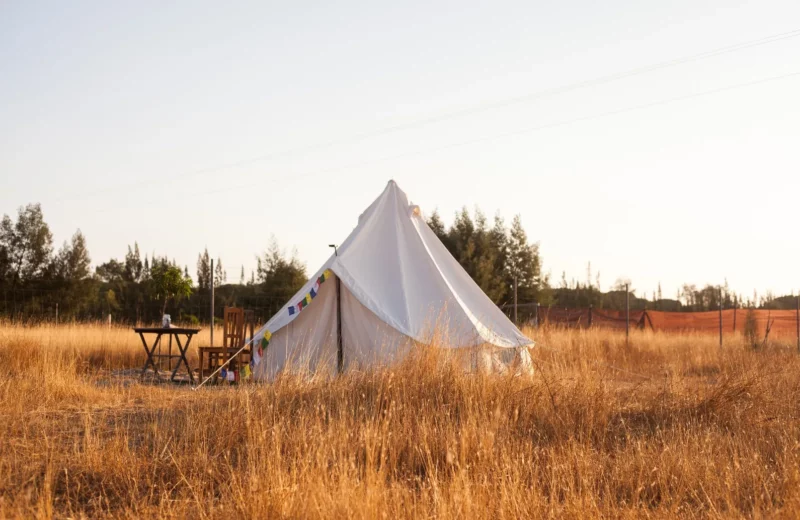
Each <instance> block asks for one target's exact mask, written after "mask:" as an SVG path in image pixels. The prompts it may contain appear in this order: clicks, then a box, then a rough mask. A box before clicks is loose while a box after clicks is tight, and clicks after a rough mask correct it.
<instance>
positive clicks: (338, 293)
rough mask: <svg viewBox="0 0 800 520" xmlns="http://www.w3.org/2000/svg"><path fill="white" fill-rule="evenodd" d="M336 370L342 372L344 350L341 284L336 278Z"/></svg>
mask: <svg viewBox="0 0 800 520" xmlns="http://www.w3.org/2000/svg"><path fill="white" fill-rule="evenodd" d="M336 369H337V371H338V373H339V374H341V373H342V371H343V370H344V348H343V346H342V282H341V280H339V277H338V276H337V277H336Z"/></svg>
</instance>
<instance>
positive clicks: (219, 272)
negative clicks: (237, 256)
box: [214, 258, 228, 288]
mask: <svg viewBox="0 0 800 520" xmlns="http://www.w3.org/2000/svg"><path fill="white" fill-rule="evenodd" d="M227 281H228V273H227V271H225V269H224V268H223V267H222V259H220V258H217V263H216V265H215V266H214V287H215V288H216V287H221V286H222V285H223V284H224V283H225V282H227Z"/></svg>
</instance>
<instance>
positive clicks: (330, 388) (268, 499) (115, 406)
mask: <svg viewBox="0 0 800 520" xmlns="http://www.w3.org/2000/svg"><path fill="white" fill-rule="evenodd" d="M528 332H529V333H530V334H531V335H532V336H534V337H535V338H536V339H537V340H538V342H539V343H540V345H541V346H542V347H543V348H536V349H534V360H535V361H536V366H537V374H536V376H535V377H533V378H532V379H531V378H520V377H516V378H515V377H507V376H485V375H465V374H463V373H461V372H459V371H458V370H456V369H454V368H453V367H451V366H449V365H447V364H446V363H444V362H442V361H441V359H439V358H438V357H437V355H436V353H435V351H430V352H423V353H422V355H420V356H416V358H415V359H414V360H413V361H409V362H406V363H405V364H403V365H402V366H400V367H397V368H396V369H395V370H392V371H387V372H381V373H357V374H350V375H348V376H346V377H342V378H339V379H337V380H334V381H324V380H311V381H308V380H301V379H298V378H285V379H283V380H281V381H279V382H277V383H276V384H273V385H244V386H241V387H239V388H231V387H216V388H208V389H202V390H200V391H197V392H194V391H192V390H191V389H189V388H187V387H176V386H169V385H159V386H152V385H142V384H138V383H136V382H133V381H131V379H130V378H125V377H119V376H115V375H114V374H113V373H112V371H114V370H118V369H122V368H129V367H138V366H141V364H142V363H143V361H144V353H143V350H142V348H141V344H140V343H139V339H138V337H136V336H134V334H133V333H132V332H131V331H130V330H129V329H124V328H111V329H109V328H106V327H103V326H89V325H77V326H59V327H54V326H41V327H19V326H12V325H9V324H0V366H2V375H0V414H2V417H3V420H2V422H0V428H2V431H1V432H0V516H1V517H4V518H7V517H78V518H79V517H137V518H141V517H193V518H206V517H213V518H238V517H261V518H266V517H303V518H321V517H324V518H329V517H364V518H374V517H387V518H396V517H439V518H448V517H458V518H493V519H497V518H518V517H528V518H530V517H543V516H552V517H599V516H605V517H615V518H617V517H629V518H633V517H637V518H638V517H643V516H646V517H652V518H672V517H718V516H721V517H740V516H744V517H762V516H770V517H772V516H785V517H797V516H798V514H800V422H798V411H799V410H798V407H799V406H800V405H798V403H800V399H799V398H800V362H798V360H799V359H800V358H799V357H798V355H797V353H796V352H795V350H794V347H793V346H788V345H787V346H782V345H770V346H768V347H766V348H764V349H763V350H761V351H759V352H754V351H752V350H749V349H747V348H746V347H745V346H744V345H743V344H742V343H741V342H740V341H739V340H737V339H736V338H733V337H731V338H729V340H728V345H727V346H726V347H725V348H724V349H723V350H720V349H719V348H718V346H717V340H716V338H714V337H713V336H710V337H709V336H701V335H659V334H652V333H637V334H635V335H634V336H633V337H632V341H631V345H630V348H626V347H625V341H624V337H623V336H621V335H619V334H618V333H613V332H608V331H597V330H595V331H589V332H585V331H556V330H553V331H528ZM203 341H204V340H203V338H201V342H203ZM551 349H555V350H551ZM607 365H612V366H614V367H617V368H619V369H623V370H626V371H627V372H622V371H619V370H614V369H611V368H608V367H607ZM636 374H644V375H647V376H649V378H645V377H641V376H639V375H636Z"/></svg>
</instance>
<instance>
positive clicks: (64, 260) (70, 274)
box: [55, 229, 92, 281]
mask: <svg viewBox="0 0 800 520" xmlns="http://www.w3.org/2000/svg"><path fill="white" fill-rule="evenodd" d="M91 262H92V260H91V258H90V257H89V250H88V248H87V247H86V238H85V237H84V236H83V233H81V230H80V229H79V230H78V231H76V232H75V234H74V235H72V240H71V242H70V243H69V244H67V243H66V242H64V245H63V246H61V249H60V250H59V252H58V256H57V257H56V259H55V273H56V276H58V278H59V279H61V280H67V281H80V280H85V279H86V278H89V276H90V274H91V273H90V271H89V265H90V264H91Z"/></svg>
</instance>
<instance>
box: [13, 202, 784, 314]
mask: <svg viewBox="0 0 800 520" xmlns="http://www.w3.org/2000/svg"><path fill="white" fill-rule="evenodd" d="M428 225H429V226H430V228H431V229H432V230H433V232H434V233H435V234H436V236H437V237H438V238H439V239H440V240H441V241H442V243H443V244H444V246H445V247H446V248H447V250H448V251H449V252H450V253H451V254H452V255H453V257H454V258H455V259H456V260H457V261H458V262H459V263H460V264H461V265H462V266H463V267H464V269H465V270H466V272H467V273H469V275H470V276H471V277H472V278H473V280H475V282H476V283H477V284H478V285H479V286H480V287H481V289H483V291H484V292H485V293H486V294H487V295H488V296H489V298H490V299H491V300H492V301H494V302H495V303H496V304H497V305H499V306H501V308H503V309H504V310H506V311H507V313H509V314H510V313H511V310H510V309H511V305H512V304H513V302H514V295H515V293H516V300H517V301H518V302H519V303H520V304H529V303H531V302H538V303H539V304H540V305H543V306H558V307H565V308H575V307H588V306H589V305H591V306H593V307H595V308H597V309H603V308H608V309H622V308H624V306H625V299H626V292H625V289H626V284H627V287H629V288H630V291H631V298H630V304H631V308H632V309H643V308H649V309H658V310H668V311H699V310H714V309H717V308H718V306H719V305H720V304H722V305H723V307H724V308H732V307H734V306H739V307H759V308H772V309H779V308H794V304H795V303H794V302H795V300H794V298H793V297H791V296H783V297H774V296H773V295H771V294H769V293H767V294H765V295H763V296H761V297H760V298H759V297H758V295H757V294H754V295H753V297H752V298H750V297H748V298H743V297H742V296H741V295H737V294H734V293H733V292H732V291H730V290H729V288H728V287H727V283H726V284H725V285H723V286H712V285H707V286H705V287H702V288H697V287H695V286H693V285H684V286H683V287H682V288H681V289H679V290H678V292H677V293H676V295H675V298H674V299H670V298H665V297H663V295H662V294H661V289H660V287H659V289H658V291H657V293H655V292H654V293H653V294H652V295H637V292H636V289H635V288H632V287H630V282H629V281H625V280H617V281H616V282H615V284H614V285H613V286H612V288H611V290H609V291H606V292H602V291H601V290H600V288H599V287H600V277H599V273H597V274H596V276H595V277H594V278H593V276H592V273H591V266H589V267H588V268H587V278H586V281H584V282H576V281H575V280H571V281H567V279H566V276H565V274H563V273H562V277H561V280H560V282H559V283H553V282H552V280H551V279H550V276H549V275H548V274H544V272H543V266H542V258H541V255H540V251H539V244H538V243H535V242H533V243H532V242H531V241H530V240H529V239H528V236H527V233H526V232H525V229H524V228H523V226H522V221H521V218H520V217H519V215H517V216H515V217H514V218H513V219H512V221H511V224H510V225H507V224H506V223H505V221H504V220H503V219H502V218H501V217H500V216H499V215H498V216H495V217H494V219H493V221H492V223H491V226H490V225H489V222H488V220H487V218H486V217H485V215H484V214H483V213H482V212H481V211H480V210H479V209H475V210H474V211H473V212H472V213H471V214H470V212H469V211H468V210H467V209H466V208H464V209H462V210H460V211H458V212H457V213H456V214H455V215H454V218H453V221H452V223H451V224H450V225H449V226H446V225H445V223H444V221H443V220H442V218H441V216H440V215H439V213H438V212H437V211H434V212H433V213H432V214H431V215H430V217H429V218H428ZM211 264H212V261H211V258H210V256H209V254H208V251H207V250H204V251H203V252H201V253H199V254H198V257H197V263H196V265H195V266H194V269H193V271H194V273H193V275H194V276H192V274H190V271H189V267H188V266H179V265H178V264H177V263H176V262H175V261H174V260H171V259H169V258H168V257H167V256H165V255H162V256H159V255H156V254H151V255H147V254H144V255H143V254H142V253H141V249H140V247H139V244H138V242H134V243H133V244H132V245H130V246H128V248H127V252H125V254H124V255H123V256H122V257H120V258H111V259H108V260H106V261H104V262H100V263H97V264H96V267H95V268H94V269H92V260H91V257H90V254H89V248H88V245H87V240H86V237H85V236H84V235H83V233H81V231H80V229H78V230H76V231H75V233H74V234H73V235H72V237H71V238H70V240H68V241H65V242H64V243H63V244H62V245H61V247H60V248H58V249H57V250H56V249H55V247H54V245H53V236H52V233H51V231H50V228H49V226H48V225H47V222H46V221H45V219H44V215H43V212H42V208H41V206H40V205H39V204H29V205H27V206H24V207H21V208H19V210H18V212H17V216H16V219H12V218H11V217H10V216H8V215H4V216H3V219H2V221H0V294H2V300H0V317H5V318H12V319H21V320H26V319H34V320H38V319H55V318H56V316H58V317H59V319H61V320H96V319H103V318H105V317H106V316H108V315H111V316H113V319H114V320H115V321H121V322H127V323H148V322H158V321H159V320H160V317H161V315H162V314H163V313H165V312H167V313H170V314H171V315H172V316H173V320H174V321H180V322H189V323H195V322H199V321H205V318H206V317H207V316H208V315H209V309H210V305H211V301H210V293H211V285H212V284H213V285H214V288H215V315H216V316H221V315H222V308H223V307H225V306H229V305H230V306H243V307H247V308H251V309H254V310H256V314H257V316H258V318H259V319H261V320H265V319H268V318H269V317H270V316H272V314H274V313H275V312H277V311H278V310H279V309H280V308H281V307H282V306H283V304H284V303H286V301H287V300H288V299H289V298H290V297H291V296H292V295H293V294H294V293H295V292H297V291H298V290H299V289H300V287H301V286H302V285H303V284H304V283H305V281H306V280H307V277H308V275H307V272H306V266H305V265H304V264H303V263H302V262H301V261H300V260H299V259H298V258H297V256H296V254H292V255H287V254H286V253H285V252H284V251H283V250H282V249H281V248H280V247H279V245H278V243H277V242H276V241H275V240H274V238H273V239H272V241H271V242H270V243H269V244H268V245H267V247H266V251H265V252H264V253H263V254H261V255H258V256H256V266H255V267H256V268H255V269H254V270H253V271H252V272H251V276H250V278H249V279H245V269H244V266H241V269H240V273H239V277H238V280H236V281H228V272H227V270H226V269H225V267H223V262H222V259H221V258H216V259H215V260H214V262H213V264H214V266H213V272H212V266H211ZM648 296H652V297H648ZM528 314H529V313H528ZM520 317H521V319H525V317H526V311H525V308H524V305H523V309H522V311H521V312H520Z"/></svg>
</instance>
